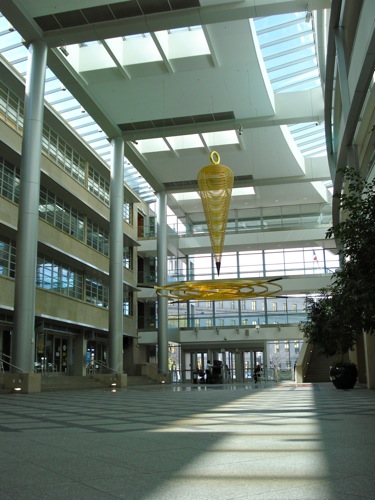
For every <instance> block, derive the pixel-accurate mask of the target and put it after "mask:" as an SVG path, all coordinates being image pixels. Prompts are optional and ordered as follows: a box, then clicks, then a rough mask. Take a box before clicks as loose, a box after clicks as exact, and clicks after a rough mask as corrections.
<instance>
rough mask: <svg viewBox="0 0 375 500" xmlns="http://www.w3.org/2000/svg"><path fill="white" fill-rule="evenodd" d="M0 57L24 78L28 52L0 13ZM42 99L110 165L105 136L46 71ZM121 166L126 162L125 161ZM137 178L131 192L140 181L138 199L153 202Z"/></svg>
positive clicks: (149, 190)
mask: <svg viewBox="0 0 375 500" xmlns="http://www.w3.org/2000/svg"><path fill="white" fill-rule="evenodd" d="M145 37H149V35H144V36H140V38H145ZM134 38H136V37H134ZM85 45H86V47H83V49H85V48H87V49H89V50H90V47H91V48H92V49H93V50H95V48H96V49H97V48H98V45H101V44H100V42H98V41H93V42H88V43H87V44H85ZM74 50H80V47H79V46H78V45H76V46H73V45H72V46H69V47H67V51H68V54H69V56H68V57H67V59H69V57H71V53H72V52H73V51H74ZM69 51H70V52H69ZM0 54H2V55H3V56H4V58H5V59H6V60H7V61H8V62H9V63H10V64H12V65H13V67H14V68H15V69H16V70H17V71H18V72H19V73H20V74H21V75H22V76H24V77H25V76H26V68H27V60H28V55H29V52H28V49H27V48H26V47H25V46H24V44H23V42H22V38H21V36H20V35H19V33H17V31H9V22H8V21H7V20H6V18H5V17H4V16H3V15H2V14H1V13H0ZM108 57H109V55H108ZM111 61H112V60H111ZM112 63H113V61H112V62H111V64H112ZM44 97H45V99H46V101H47V102H48V103H49V104H50V105H51V106H52V107H53V108H54V109H55V111H56V112H57V113H58V114H60V115H61V116H62V118H63V119H65V120H67V121H69V123H70V125H71V126H73V127H74V128H75V130H76V131H77V133H78V134H79V135H80V134H81V133H84V132H86V133H87V134H88V135H87V139H89V141H90V143H91V147H93V148H94V149H95V150H96V151H97V153H98V154H99V156H101V158H102V159H103V161H106V162H110V161H111V156H112V154H111V145H110V144H109V142H108V140H107V138H106V136H105V134H104V133H103V132H102V131H101V130H100V127H99V126H98V125H97V124H96V123H95V122H94V120H93V119H92V118H91V116H90V115H89V114H88V113H87V112H86V111H85V110H83V111H84V112H83V113H81V110H82V108H81V106H80V104H79V103H78V101H76V99H75V98H74V97H73V96H72V95H71V94H70V92H69V91H68V90H66V89H65V88H64V86H63V85H62V84H61V82H60V81H59V80H58V79H57V78H56V76H55V75H54V74H53V72H52V71H51V70H50V69H49V68H48V67H47V69H46V79H45V96H44ZM91 134H92V135H91ZM81 137H82V138H83V140H85V137H84V136H82V135H81ZM89 141H87V140H86V143H87V144H89ZM163 142H164V141H163ZM164 144H165V143H164ZM166 147H167V146H166ZM125 162H127V160H126V159H125ZM132 169H133V171H136V170H135V169H134V167H132ZM138 175H139V176H138V178H137V182H136V183H135V185H134V191H135V192H137V186H138V185H139V182H140V180H141V181H143V186H145V189H146V194H145V195H144V196H142V198H143V199H144V200H145V202H149V201H154V200H155V194H154V192H153V190H152V188H151V186H150V185H149V184H148V183H147V182H146V181H144V179H143V177H141V175H140V174H138ZM125 182H126V175H125Z"/></svg>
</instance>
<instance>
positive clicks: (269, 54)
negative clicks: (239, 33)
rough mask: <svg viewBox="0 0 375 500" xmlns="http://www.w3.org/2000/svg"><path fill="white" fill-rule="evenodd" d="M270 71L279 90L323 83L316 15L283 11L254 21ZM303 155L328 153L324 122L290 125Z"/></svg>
mask: <svg viewBox="0 0 375 500" xmlns="http://www.w3.org/2000/svg"><path fill="white" fill-rule="evenodd" d="M254 25H255V28H256V31H257V35H258V40H259V44H260V48H261V51H262V55H263V58H264V62H265V65H266V69H267V73H268V76H269V79H270V82H271V85H272V89H273V91H274V92H275V93H280V92H295V91H299V90H308V89H312V88H317V87H319V86H320V85H321V82H320V73H319V67H318V58H317V49H316V34H315V28H314V18H313V17H311V18H310V21H309V22H307V21H306V12H299V13H293V14H280V15H276V16H270V17H262V18H259V19H255V20H254ZM289 130H290V132H291V134H292V136H293V139H294V141H295V143H296V144H297V146H298V148H299V150H300V151H301V153H302V155H303V156H322V155H325V154H326V143H325V133H324V126H323V124H321V123H315V122H312V123H303V124H298V125H289Z"/></svg>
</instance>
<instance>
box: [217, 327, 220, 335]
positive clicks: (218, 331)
mask: <svg viewBox="0 0 375 500" xmlns="http://www.w3.org/2000/svg"><path fill="white" fill-rule="evenodd" d="M219 333H220V330H219V328H218V327H216V334H217V335H219Z"/></svg>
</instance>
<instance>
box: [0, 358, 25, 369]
mask: <svg viewBox="0 0 375 500" xmlns="http://www.w3.org/2000/svg"><path fill="white" fill-rule="evenodd" d="M4 356H5V357H6V358H8V359H9V361H7V360H6V359H4ZM10 359H11V357H10V356H8V355H7V354H3V355H2V356H1V358H0V371H1V373H5V369H4V364H6V365H7V366H9V368H15V369H16V370H17V371H18V372H19V373H23V370H22V368H20V367H19V366H16V365H13V364H12V363H11V362H10Z"/></svg>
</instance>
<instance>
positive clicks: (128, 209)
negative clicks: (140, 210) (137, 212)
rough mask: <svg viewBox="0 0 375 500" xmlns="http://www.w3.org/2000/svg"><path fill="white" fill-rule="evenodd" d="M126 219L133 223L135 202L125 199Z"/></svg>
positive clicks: (124, 214)
mask: <svg viewBox="0 0 375 500" xmlns="http://www.w3.org/2000/svg"><path fill="white" fill-rule="evenodd" d="M123 218H124V221H125V222H127V223H128V224H129V225H130V226H132V225H133V220H134V217H133V203H131V202H129V201H124V213H123Z"/></svg>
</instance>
